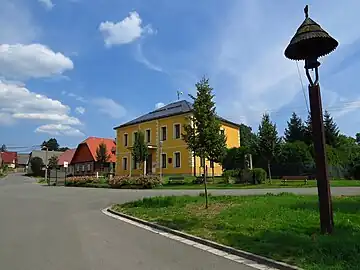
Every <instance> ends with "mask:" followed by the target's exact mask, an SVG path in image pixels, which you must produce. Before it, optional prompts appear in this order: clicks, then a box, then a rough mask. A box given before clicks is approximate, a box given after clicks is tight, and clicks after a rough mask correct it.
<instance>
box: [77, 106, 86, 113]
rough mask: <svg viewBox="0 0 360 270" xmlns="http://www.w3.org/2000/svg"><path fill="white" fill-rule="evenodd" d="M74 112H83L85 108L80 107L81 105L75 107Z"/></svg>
mask: <svg viewBox="0 0 360 270" xmlns="http://www.w3.org/2000/svg"><path fill="white" fill-rule="evenodd" d="M75 112H77V113H78V114H84V113H85V108H84V107H81V106H79V107H76V108H75Z"/></svg>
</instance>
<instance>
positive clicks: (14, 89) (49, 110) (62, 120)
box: [0, 81, 81, 125]
mask: <svg viewBox="0 0 360 270" xmlns="http://www.w3.org/2000/svg"><path fill="white" fill-rule="evenodd" d="M0 115H1V117H0V118H1V119H2V120H1V121H0V124H8V123H13V122H15V121H16V120H32V121H34V122H45V123H50V124H57V125H59V124H62V125H81V122H80V120H79V119H77V118H76V117H73V116H70V108H69V106H66V105H64V104H62V103H61V102H60V101H58V100H53V99H51V98H48V97H46V96H44V95H40V94H37V93H34V92H31V91H29V90H28V89H27V88H25V87H24V86H21V85H17V84H11V83H4V82H2V81H0Z"/></svg>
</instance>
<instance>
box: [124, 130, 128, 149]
mask: <svg viewBox="0 0 360 270" xmlns="http://www.w3.org/2000/svg"><path fill="white" fill-rule="evenodd" d="M124 146H128V134H127V133H125V134H124Z"/></svg>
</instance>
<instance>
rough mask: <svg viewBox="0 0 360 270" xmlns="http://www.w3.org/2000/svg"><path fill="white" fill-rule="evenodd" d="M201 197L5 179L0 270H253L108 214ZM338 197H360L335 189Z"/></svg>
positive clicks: (0, 196)
mask: <svg viewBox="0 0 360 270" xmlns="http://www.w3.org/2000/svg"><path fill="white" fill-rule="evenodd" d="M284 191H286V192H296V193H301V194H311V193H313V194H316V189H312V188H309V189H286V190H285V189H281V190H227V191H222V190H211V193H213V194H229V195H251V194H263V193H267V192H272V193H278V192H284ZM198 193H199V191H195V190H193V191H171V190H151V191H134V190H130V191H129V190H107V189H89V188H65V187H48V186H42V185H39V184H36V183H35V181H34V180H33V179H31V178H27V177H23V176H21V175H10V176H8V177H6V178H4V179H0V265H1V266H0V268H1V269H4V270H24V269H26V270H64V269H67V270H85V269H86V270H99V269H102V270H115V269H116V270H119V269H129V270H130V269H131V270H140V269H144V270H145V269H146V270H155V269H156V270H169V269H171V270H180V269H181V270H184V269H221V270H235V269H236V270H250V269H253V268H251V267H249V266H246V265H241V264H238V263H235V262H233V261H230V260H227V259H225V258H222V257H219V256H216V255H213V254H210V253H208V252H205V251H202V250H199V249H196V248H193V247H191V246H188V245H185V244H183V243H180V242H177V241H174V240H171V239H168V238H165V237H162V236H160V235H157V234H153V233H151V232H148V231H146V230H143V229H141V228H138V227H135V226H132V225H130V224H127V223H123V222H120V221H118V220H115V219H112V218H110V217H108V216H105V215H104V214H102V213H101V211H100V210H101V209H103V208H105V207H106V206H109V205H111V204H112V203H121V202H126V201H130V200H135V199H138V198H141V197H144V196H154V195H170V194H198ZM333 194H335V195H341V194H344V195H355V194H360V188H336V189H334V190H333Z"/></svg>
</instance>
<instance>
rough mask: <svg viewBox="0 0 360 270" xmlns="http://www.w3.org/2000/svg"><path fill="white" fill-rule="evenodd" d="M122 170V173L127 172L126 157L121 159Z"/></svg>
mask: <svg viewBox="0 0 360 270" xmlns="http://www.w3.org/2000/svg"><path fill="white" fill-rule="evenodd" d="M123 170H124V171H126V170H127V158H126V157H124V158H123Z"/></svg>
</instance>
